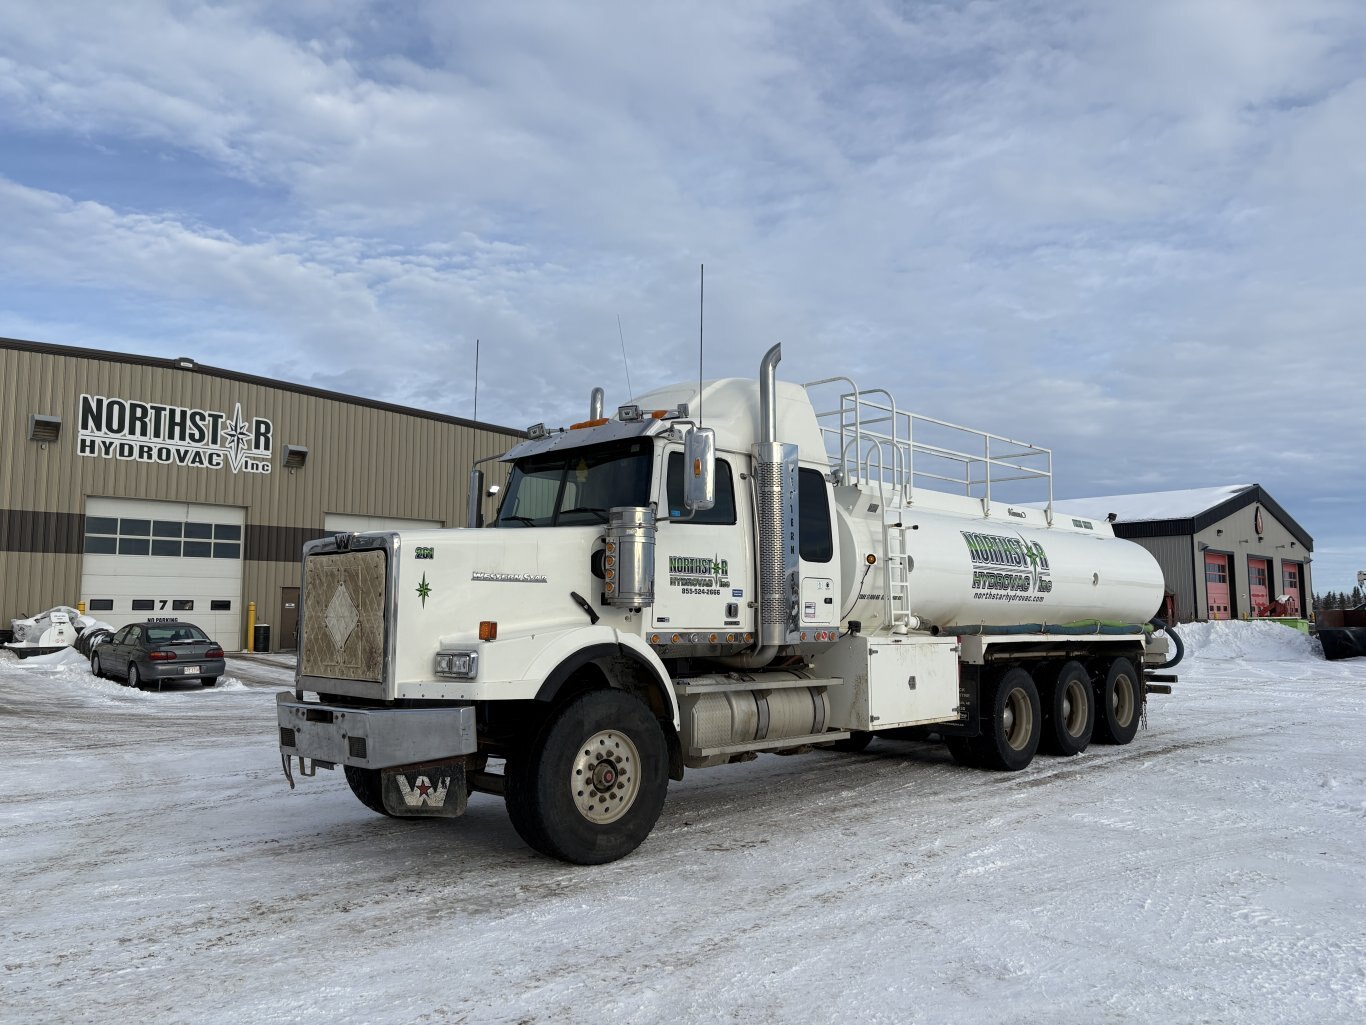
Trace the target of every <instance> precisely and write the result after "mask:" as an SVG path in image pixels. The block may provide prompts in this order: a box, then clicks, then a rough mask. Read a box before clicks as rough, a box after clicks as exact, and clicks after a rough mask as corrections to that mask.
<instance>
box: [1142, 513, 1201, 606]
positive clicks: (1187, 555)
mask: <svg viewBox="0 0 1366 1025" xmlns="http://www.w3.org/2000/svg"><path fill="white" fill-rule="evenodd" d="M1132 540H1133V542H1134V544H1136V545H1142V546H1143V547H1144V548H1146V549H1147V550H1148V551H1149V552H1151V553H1152V555H1153V558H1155V559H1156V560H1157V564H1158V565H1159V566H1161V567H1162V578H1163V580H1164V581H1166V586H1167V589H1168V590H1169V591H1171V592H1172V593H1173V594H1175V595H1176V618H1177V619H1178V620H1188V619H1193V618H1196V616H1197V598H1196V590H1195V576H1194V571H1193V569H1192V564H1191V550H1192V549H1191V539H1190V536H1189V535H1185V534H1183V535H1180V536H1177V537H1137V538H1133V539H1132ZM1201 618H1203V614H1201Z"/></svg>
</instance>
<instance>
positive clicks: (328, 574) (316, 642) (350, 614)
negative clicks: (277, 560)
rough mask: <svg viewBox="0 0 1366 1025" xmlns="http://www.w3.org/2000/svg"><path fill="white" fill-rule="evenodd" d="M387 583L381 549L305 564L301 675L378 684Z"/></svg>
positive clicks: (327, 555)
mask: <svg viewBox="0 0 1366 1025" xmlns="http://www.w3.org/2000/svg"><path fill="white" fill-rule="evenodd" d="M387 582H388V571H387V564H386V561H385V552H384V551H383V550H382V549H377V548H375V549H369V550H367V551H360V552H336V553H320V554H317V555H311V556H309V557H308V558H307V559H305V560H304V580H303V611H304V629H303V638H302V644H301V648H302V650H301V651H300V653H299V671H300V673H301V674H302V675H304V676H317V677H322V678H324V679H333V680H363V681H366V682H370V683H381V682H383V679H384V609H385V605H386V597H387V596H386V586H387Z"/></svg>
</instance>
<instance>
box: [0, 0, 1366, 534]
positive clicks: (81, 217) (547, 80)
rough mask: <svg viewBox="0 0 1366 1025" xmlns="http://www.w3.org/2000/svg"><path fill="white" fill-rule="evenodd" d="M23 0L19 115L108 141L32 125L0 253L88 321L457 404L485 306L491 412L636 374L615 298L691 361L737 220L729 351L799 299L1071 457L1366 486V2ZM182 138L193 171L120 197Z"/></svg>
mask: <svg viewBox="0 0 1366 1025" xmlns="http://www.w3.org/2000/svg"><path fill="white" fill-rule="evenodd" d="M10 7H11V8H13V9H11V10H7V11H6V19H5V20H6V27H7V32H6V34H5V36H4V37H3V39H0V100H3V104H2V105H0V133H8V134H9V135H11V136H13V137H14V138H15V139H16V140H18V145H20V146H31V145H34V140H37V141H38V142H41V141H43V140H57V139H59V140H62V141H63V142H64V143H66V144H68V145H70V146H73V147H79V146H81V145H86V144H88V145H89V147H90V149H89V151H88V152H90V153H91V154H92V158H91V166H90V167H89V168H88V169H86V174H85V175H84V177H83V179H82V181H81V188H79V189H76V188H72V187H70V186H69V185H68V186H66V187H65V191H64V189H63V188H58V187H55V186H52V185H49V184H48V182H46V181H45V180H44V179H43V175H41V174H36V173H35V174H34V175H29V174H27V173H26V172H25V170H24V166H23V165H22V163H15V162H13V158H12V157H11V158H5V157H0V174H4V175H7V176H8V177H7V178H6V179H4V180H0V217H4V218H5V221H6V226H7V239H6V247H5V249H4V250H3V251H0V261H3V263H4V265H5V266H6V268H7V273H8V274H9V275H10V276H11V277H12V280H15V281H23V282H27V283H30V284H31V283H35V282H36V283H39V284H41V285H42V286H43V287H44V288H50V289H66V290H67V291H68V292H69V294H71V295H73V296H84V297H86V298H91V297H96V296H98V297H101V298H100V299H99V301H97V302H92V303H91V312H90V314H89V317H88V330H92V331H96V330H98V331H109V332H110V333H112V334H120V333H121V334H122V335H123V336H125V337H136V336H137V334H138V331H137V323H136V322H135V319H136V318H137V317H143V318H148V322H150V323H154V324H157V325H162V326H164V327H165V329H166V330H168V331H170V330H171V329H172V327H173V326H174V327H175V328H177V329H182V330H184V332H185V333H183V334H180V335H178V336H174V335H173V336H169V337H166V338H164V339H156V338H153V339H149V340H148V344H149V345H154V346H155V345H165V346H166V347H168V348H169V349H170V350H172V351H173V352H174V353H178V352H179V351H182V350H184V349H185V348H186V344H187V343H192V342H193V341H194V339H195V338H202V339H204V341H205V344H206V345H207V344H220V343H221V342H222V340H223V338H224V337H225V336H224V335H223V334H222V331H223V328H222V326H221V325H223V324H225V323H226V324H229V325H230V335H231V337H232V338H234V339H235V340H237V341H238V342H241V340H244V339H252V338H254V339H256V340H255V342H254V343H246V344H245V345H244V347H243V348H242V350H241V351H242V353H243V358H250V359H251V360H252V361H253V363H258V362H264V363H267V364H268V365H269V366H271V367H272V368H273V370H274V371H276V372H279V373H281V374H284V375H288V376H291V377H294V378H296V379H297V378H315V379H316V380H318V381H319V382H320V383H321V382H323V381H332V382H334V383H335V384H338V385H340V384H342V383H345V384H346V385H347V386H348V387H356V388H360V389H363V390H365V391H366V392H367V393H368V394H375V395H378V396H379V397H383V398H389V399H395V400H397V401H414V402H418V401H420V402H431V403H433V404H437V405H439V406H442V408H447V409H448V410H449V411H453V412H468V408H467V405H465V402H466V399H465V397H466V396H468V395H469V394H471V393H472V387H466V385H467V384H468V383H469V382H468V381H467V378H468V374H469V364H470V362H471V359H472V351H473V340H474V339H475V338H481V339H483V341H484V349H483V354H484V361H483V366H482V367H481V377H482V381H481V405H480V412H481V415H482V416H486V417H489V418H491V419H495V420H499V421H501V422H510V423H521V422H523V421H529V420H534V419H540V418H541V412H540V410H542V409H545V408H546V407H549V411H548V412H546V414H545V415H546V416H547V418H549V419H552V420H553V419H555V418H556V414H559V415H560V417H561V418H563V419H569V418H571V417H577V415H578V414H579V413H580V412H581V408H580V407H581V406H582V404H583V398H582V397H583V396H584V395H586V394H587V391H588V389H589V388H590V387H591V386H592V385H593V384H597V383H608V384H609V385H611V386H612V388H614V389H621V390H622V391H624V380H623V379H624V373H623V372H622V368H621V357H620V344H619V342H618V339H617V332H616V318H617V316H618V315H620V316H621V318H622V322H623V328H624V331H625V334H626V337H627V341H628V343H629V347H630V351H631V360H632V364H633V367H632V377H633V383H634V384H635V385H636V387H637V389H638V390H639V389H643V388H645V387H649V386H652V385H655V384H659V383H663V382H664V381H667V380H669V379H672V378H675V377H680V376H690V375H691V373H692V371H693V369H694V368H695V365H696V364H695V360H694V346H695V342H696V327H697V324H696V306H697V267H698V264H700V263H703V262H705V263H706V264H707V268H708V300H707V313H708V316H707V336H708V339H709V343H710V344H709V350H708V372H709V373H712V372H714V373H717V374H752V373H753V372H754V367H755V364H756V363H757V360H758V357H759V355H760V354H761V353H762V351H763V350H764V349H765V348H766V347H767V346H768V345H769V344H771V343H772V342H773V341H782V342H783V343H784V345H785V351H786V353H787V356H786V358H785V360H784V368H783V369H784V373H785V374H788V375H790V376H792V377H794V378H798V379H808V378H814V377H820V376H826V375H828V374H831V373H837V372H838V373H848V374H850V375H851V376H854V377H855V378H856V379H861V380H864V381H873V380H877V381H881V382H885V383H887V384H889V385H890V386H891V387H893V388H894V390H896V391H897V392H898V393H899V394H901V395H902V396H903V397H904V398H903V401H905V402H907V403H908V404H910V405H912V406H913V407H916V408H921V409H924V410H925V411H926V412H931V413H935V414H937V415H940V416H944V417H947V418H950V419H955V420H960V421H964V420H965V421H972V420H977V419H984V420H985V421H986V422H985V424H984V426H988V427H991V428H993V429H996V430H998V431H1000V432H1002V433H1009V434H1012V435H1016V436H1024V437H1027V438H1028V439H1030V440H1035V441H1038V442H1041V443H1043V444H1052V445H1053V446H1054V447H1056V448H1057V449H1058V450H1059V460H1058V461H1059V471H1060V475H1066V479H1068V480H1071V481H1077V482H1078V486H1077V487H1076V488H1075V489H1074V491H1084V490H1094V489H1096V488H1097V487H1101V488H1103V489H1105V490H1119V491H1122V490H1135V489H1137V488H1139V487H1141V488H1145V489H1146V488H1151V487H1158V486H1166V485H1170V486H1173V487H1179V486H1191V485H1198V484H1202V483H1208V482H1209V475H1210V473H1212V472H1214V471H1215V469H1216V468H1217V470H1218V471H1219V472H1217V473H1215V476H1217V477H1218V478H1219V479H1220V480H1223V479H1248V480H1254V479H1255V480H1259V481H1260V482H1261V483H1263V484H1266V485H1267V486H1268V487H1269V488H1270V489H1271V490H1272V491H1273V493H1276V494H1277V495H1278V496H1280V497H1281V499H1282V501H1283V502H1284V503H1285V504H1286V505H1288V506H1290V507H1292V508H1293V507H1295V505H1296V502H1295V496H1296V495H1299V494H1302V495H1303V496H1304V499H1305V502H1306V503H1309V501H1310V499H1312V498H1314V497H1316V496H1319V495H1323V494H1336V493H1345V494H1350V495H1352V496H1355V497H1357V498H1360V499H1362V500H1366V491H1364V489H1363V486H1362V483H1361V475H1360V474H1359V472H1357V471H1356V470H1355V460H1356V458H1357V457H1356V456H1354V455H1353V454H1352V449H1351V447H1350V446H1349V445H1347V444H1344V443H1341V442H1339V441H1336V440H1333V438H1332V437H1331V436H1326V434H1327V433H1328V432H1325V431H1324V429H1323V426H1322V421H1323V419H1324V418H1325V417H1337V416H1342V417H1346V416H1348V415H1350V414H1349V411H1351V410H1354V409H1357V408H1359V407H1360V399H1359V393H1360V391H1361V384H1362V382H1363V374H1362V372H1361V370H1360V369H1358V366H1359V357H1358V355H1357V354H1358V352H1359V349H1360V343H1359V339H1360V338H1361V333H1362V322H1361V321H1362V313H1363V310H1366V301H1363V300H1366V294H1363V288H1364V287H1366V286H1363V285H1362V283H1361V276H1360V274H1359V272H1358V271H1357V269H1356V268H1357V264H1358V263H1359V262H1360V261H1359V256H1358V254H1357V253H1356V249H1357V248H1358V245H1357V239H1359V238H1360V237H1362V234H1363V232H1366V223H1364V222H1366V214H1364V213H1363V212H1362V209H1361V207H1360V203H1359V197H1360V195H1361V194H1362V191H1363V185H1366V139H1363V137H1362V135H1361V133H1360V131H1359V127H1358V126H1359V125H1360V124H1361V123H1362V120H1363V115H1366V82H1364V81H1363V79H1362V76H1361V71H1360V61H1359V54H1360V52H1361V50H1362V42H1363V38H1364V37H1366V32H1364V31H1363V25H1364V24H1366V17H1363V14H1362V13H1361V11H1360V9H1359V7H1358V5H1355V4H1352V3H1346V2H1342V3H1339V2H1333V0H1308V2H1305V3H1294V4H1290V3H1278V2H1272V0H1266V2H1256V3H1242V2H1239V3H1234V2H1232V0H1183V2H1175V0H1172V2H1157V3H1145V4H1118V5H1117V4H1103V3H1083V2H1073V3H1066V4H1049V5H1018V4H1013V3H986V2H980V3H962V4H936V5H900V4H896V5H894V4H888V3H879V2H871V0H870V2H867V3H862V4H845V5H838V6H831V5H825V4H816V3H795V2H794V3H777V2H774V3H763V4H743V5H735V4H725V3H711V4H704V5H702V6H700V7H698V6H696V5H694V6H692V7H686V6H685V7H677V6H675V7H669V6H660V5H635V6H632V5H613V6H608V7H594V6H591V5H590V6H585V5H582V4H577V3H568V2H546V3H538V4H528V5H521V4H518V5H509V4H495V3H467V4H460V5H446V4H437V3H433V4H406V5H402V6H400V7H395V6H382V5H372V4H367V3H363V2H360V0H353V2H348V3H345V4H331V3H326V4H325V3H321V2H313V3H308V4H291V5H288V7H284V8H281V7H279V6H278V5H268V4H245V5H243V4H239V5H234V6H231V7H210V6H202V5H194V4H169V3H165V4H162V3H129V4H120V5H114V6H109V5H104V6H90V5H85V4H62V3H57V4H49V5H44V6H42V7H33V6H31V5H10ZM2 141H3V139H0V142H2ZM97 152H98V153H99V163H97V162H96V160H95V158H94V156H93V155H94V154H95V153H97ZM186 155H193V158H194V159H195V160H196V161H198V164H196V165H195V166H196V167H198V168H201V173H202V175H203V179H204V180H203V182H202V190H201V194H200V196H199V198H198V199H197V200H196V198H195V197H193V196H189V197H186V196H182V195H177V196H174V197H170V196H164V195H161V194H157V193H155V192H151V191H149V192H147V194H146V195H145V196H143V197H142V198H141V200H140V201H136V202H133V203H129V202H128V201H127V200H126V199H125V200H121V201H118V202H116V201H114V200H112V199H108V200H106V199H105V198H104V194H105V192H106V190H105V189H103V188H102V185H101V179H102V177H104V176H105V174H106V172H107V171H108V170H109V169H111V168H115V169H118V170H119V171H121V172H123V174H124V176H125V177H126V176H128V175H135V174H136V170H137V167H138V161H156V160H161V159H167V158H176V157H182V156H186ZM69 170H70V171H71V176H72V177H76V176H79V172H80V169H79V168H74V169H69ZM219 186H222V188H221V189H219V188H218V187H219ZM253 190H256V193H257V194H260V195H262V196H269V197H270V199H271V202H270V203H268V204H267V203H263V204H262V206H261V207H260V208H257V207H254V206H253V205H252V204H250V203H249V202H242V201H241V200H240V199H234V200H233V201H231V202H229V201H228V200H227V199H224V198H222V197H223V196H225V195H231V196H233V197H241V196H246V197H248V198H249V197H251V196H252V195H253ZM67 192H69V193H70V194H66V193H67ZM216 197H218V198H217V200H216ZM258 209H264V210H265V211H266V215H265V216H264V217H261V218H259V219H258ZM111 292H125V293H127V294H131V295H135V296H138V297H140V300H139V301H138V302H136V303H132V304H131V305H129V304H127V303H125V305H124V306H123V307H122V309H121V310H120V309H116V308H114V307H111V306H110V305H108V304H107V299H106V298H104V297H107V296H108V294H109V293H111ZM0 299H3V292H0ZM200 304H202V305H203V307H204V308H205V309H206V310H209V311H212V316H211V318H209V319H210V320H211V321H212V323H205V324H204V325H203V326H201V327H199V328H198V329H197V330H196V328H194V327H193V326H191V327H189V328H182V325H185V324H187V323H190V324H192V321H191V320H190V318H189V317H188V316H181V315H180V314H179V313H178V314H177V315H176V316H175V317H173V318H171V319H169V320H167V319H165V318H164V317H163V318H162V319H158V317H157V316H155V315H154V314H155V313H156V311H164V310H165V309H175V310H178V311H182V312H183V313H186V314H188V312H189V311H191V310H193V309H194V308H196V306H197V305H200ZM7 305H9V306H10V307H11V308H13V309H15V310H20V304H15V303H10V304H7ZM20 315H22V316H24V317H27V318H28V320H27V322H28V323H31V324H38V325H41V319H40V318H36V317H35V316H34V311H32V310H30V309H27V308H23V309H22V311H21V313H20ZM62 315H63V316H65V317H67V319H66V320H64V321H57V320H55V319H54V321H53V323H54V325H55V326H54V328H53V330H54V331H58V330H60V331H61V332H63V333H64V335H68V334H70V333H77V332H73V329H72V325H71V319H70V317H69V316H68V315H67V314H65V313H63V314H62ZM119 316H122V317H124V318H125V320H124V321H123V322H121V323H110V322H109V318H115V317H119ZM56 325H60V326H56ZM49 340H53V339H51V337H49ZM64 340H73V341H79V339H76V338H66V339H64ZM377 351H381V352H382V353H383V359H382V361H381V364H380V365H378V366H377V365H376V359H375V354H376V352H377ZM323 366H325V367H327V368H328V370H327V371H326V374H327V375H328V376H326V377H321V376H317V375H318V374H319V373H320V372H319V371H317V370H316V369H314V368H317V367H323ZM433 366H439V367H440V368H441V371H442V373H444V374H447V375H448V376H449V380H441V379H434V375H433V373H432V372H431V370H432V368H433ZM612 397H613V398H615V395H614V396H612ZM1235 471H1236V472H1235ZM1129 482H1134V484H1135V487H1133V488H1131V487H1129ZM1358 507H1359V506H1358ZM1314 508H1315V509H1317V508H1319V507H1318V506H1314ZM1306 515H1310V514H1306ZM1313 515H1318V514H1317V513H1314V514H1313ZM1324 522H1330V521H1328V520H1325V521H1324ZM1331 522H1333V523H1337V522H1340V520H1332V521H1331ZM1306 525H1309V524H1306Z"/></svg>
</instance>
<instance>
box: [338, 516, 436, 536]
mask: <svg viewBox="0 0 1366 1025" xmlns="http://www.w3.org/2000/svg"><path fill="white" fill-rule="evenodd" d="M443 525H444V524H442V522H441V521H440V520H405V519H404V518H403V517H401V516H352V515H351V514H350V513H328V514H327V515H326V516H325V517H324V521H323V526H324V527H325V528H326V529H327V531H328V532H329V533H332V532H339V531H344V530H348V531H355V532H360V531H365V530H421V529H424V528H427V527H440V526H443Z"/></svg>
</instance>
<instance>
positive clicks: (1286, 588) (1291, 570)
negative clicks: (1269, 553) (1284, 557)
mask: <svg viewBox="0 0 1366 1025" xmlns="http://www.w3.org/2000/svg"><path fill="white" fill-rule="evenodd" d="M1302 576H1303V570H1302V568H1301V566H1300V564H1299V563H1298V562H1283V563H1281V593H1282V594H1284V595H1285V596H1286V597H1287V598H1289V599H1290V611H1291V613H1292V614H1294V615H1296V616H1298V615H1299V614H1300V609H1302V608H1304V601H1303V600H1302V597H1301V592H1300V579H1301V577H1302Z"/></svg>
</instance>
